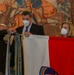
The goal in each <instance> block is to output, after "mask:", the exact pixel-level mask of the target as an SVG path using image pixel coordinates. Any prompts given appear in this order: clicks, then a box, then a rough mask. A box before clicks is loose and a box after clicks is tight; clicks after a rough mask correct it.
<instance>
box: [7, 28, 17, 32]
mask: <svg viewBox="0 0 74 75" xmlns="http://www.w3.org/2000/svg"><path fill="white" fill-rule="evenodd" d="M7 32H8V33H12V32H13V33H16V30H15V29H14V28H9V29H8V30H7Z"/></svg>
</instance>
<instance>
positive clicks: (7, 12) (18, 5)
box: [0, 0, 71, 28]
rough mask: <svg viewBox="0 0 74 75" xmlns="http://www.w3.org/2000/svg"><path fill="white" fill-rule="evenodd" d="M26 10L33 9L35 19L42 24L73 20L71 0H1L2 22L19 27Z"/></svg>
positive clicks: (0, 22) (0, 14)
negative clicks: (22, 14)
mask: <svg viewBox="0 0 74 75" xmlns="http://www.w3.org/2000/svg"><path fill="white" fill-rule="evenodd" d="M25 10H28V11H32V13H33V21H34V22H35V23H37V24H41V25H45V24H51V25H56V24H58V23H61V22H63V21H71V15H70V14H71V4H70V2H69V0H0V18H1V20H0V24H2V23H4V24H5V25H10V26H14V27H15V28H17V27H19V26H20V25H22V24H23V23H22V17H21V13H22V12H23V11H25ZM7 18H8V21H7ZM18 22H19V23H18Z"/></svg>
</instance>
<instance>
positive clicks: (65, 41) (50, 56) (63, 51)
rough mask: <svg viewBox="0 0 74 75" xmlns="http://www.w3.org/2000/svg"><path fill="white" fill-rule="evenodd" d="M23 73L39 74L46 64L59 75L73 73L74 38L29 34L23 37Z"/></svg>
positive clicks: (25, 74) (71, 74)
mask: <svg viewBox="0 0 74 75" xmlns="http://www.w3.org/2000/svg"><path fill="white" fill-rule="evenodd" d="M23 46H24V50H23V58H24V75H39V71H40V68H41V67H42V66H47V67H50V68H52V69H54V70H55V71H56V72H57V73H58V74H59V75H74V47H73V46H74V38H63V37H51V36H50V37H49V36H38V35H31V36H30V37H24V39H23Z"/></svg>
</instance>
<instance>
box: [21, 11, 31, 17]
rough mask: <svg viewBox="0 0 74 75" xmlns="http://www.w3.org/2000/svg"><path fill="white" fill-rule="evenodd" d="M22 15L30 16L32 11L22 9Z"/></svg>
mask: <svg viewBox="0 0 74 75" xmlns="http://www.w3.org/2000/svg"><path fill="white" fill-rule="evenodd" d="M22 15H23V16H26V15H29V16H30V17H32V12H31V11H24V12H23V13H22Z"/></svg>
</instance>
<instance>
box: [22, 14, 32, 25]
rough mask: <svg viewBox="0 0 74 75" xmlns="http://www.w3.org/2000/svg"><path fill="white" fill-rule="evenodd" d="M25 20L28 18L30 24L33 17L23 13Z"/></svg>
mask: <svg viewBox="0 0 74 75" xmlns="http://www.w3.org/2000/svg"><path fill="white" fill-rule="evenodd" d="M23 20H28V21H29V23H30V24H31V23H32V18H31V17H30V16H29V15H25V16H24V15H23Z"/></svg>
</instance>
